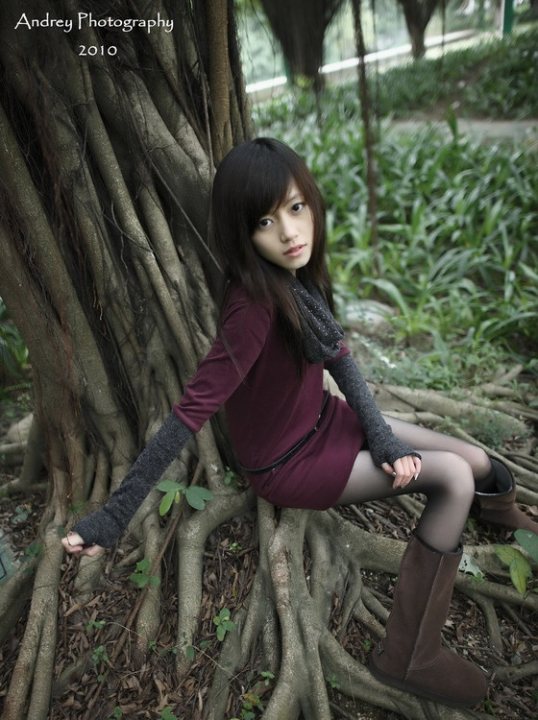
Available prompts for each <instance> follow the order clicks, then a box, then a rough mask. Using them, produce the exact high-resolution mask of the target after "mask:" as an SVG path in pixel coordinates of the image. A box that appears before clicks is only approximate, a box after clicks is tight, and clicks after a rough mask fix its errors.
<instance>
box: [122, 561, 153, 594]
mask: <svg viewBox="0 0 538 720" xmlns="http://www.w3.org/2000/svg"><path fill="white" fill-rule="evenodd" d="M150 570H151V568H150V564H149V560H148V558H143V559H142V560H140V561H139V562H137V563H136V570H135V572H134V573H132V574H131V575H129V580H130V581H131V582H132V583H133V584H134V585H136V587H137V588H139V589H142V588H145V587H147V586H149V587H158V585H159V583H160V580H159V578H158V577H157V576H156V575H150V574H149V573H150Z"/></svg>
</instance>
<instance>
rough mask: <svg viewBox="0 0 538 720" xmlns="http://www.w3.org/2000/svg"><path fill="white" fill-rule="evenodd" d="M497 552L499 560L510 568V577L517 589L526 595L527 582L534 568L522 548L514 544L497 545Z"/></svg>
mask: <svg viewBox="0 0 538 720" xmlns="http://www.w3.org/2000/svg"><path fill="white" fill-rule="evenodd" d="M495 552H496V554H497V557H498V558H499V560H500V561H501V562H502V563H503V564H504V565H506V566H507V567H508V569H509V570H510V579H511V580H512V584H513V585H514V587H515V589H516V590H517V591H518V592H519V593H521V594H522V595H524V594H525V592H526V591H527V582H528V581H529V580H530V578H531V577H532V568H531V566H530V563H529V561H528V560H527V558H526V557H525V556H524V555H523V553H522V552H521V550H518V549H517V548H515V547H512V545H497V546H496V547H495Z"/></svg>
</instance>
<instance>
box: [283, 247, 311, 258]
mask: <svg viewBox="0 0 538 720" xmlns="http://www.w3.org/2000/svg"><path fill="white" fill-rule="evenodd" d="M305 247H306V246H305V245H295V247H292V248H290V249H289V250H286V252H285V253H284V255H287V256H288V257H295V256H296V255H300V254H301V253H302V252H303V250H304V248H305Z"/></svg>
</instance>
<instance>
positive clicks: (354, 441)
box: [174, 287, 364, 510]
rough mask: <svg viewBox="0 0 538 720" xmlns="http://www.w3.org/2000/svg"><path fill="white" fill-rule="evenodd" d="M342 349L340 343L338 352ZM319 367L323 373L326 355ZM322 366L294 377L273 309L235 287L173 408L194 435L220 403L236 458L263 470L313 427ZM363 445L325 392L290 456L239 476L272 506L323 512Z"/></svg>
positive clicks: (352, 418)
mask: <svg viewBox="0 0 538 720" xmlns="http://www.w3.org/2000/svg"><path fill="white" fill-rule="evenodd" d="M348 353H349V350H348V349H347V348H346V347H345V345H342V347H341V350H340V352H339V354H338V355H337V357H341V356H342V355H346V354H348ZM335 359H336V358H335ZM325 367H326V368H327V369H328V370H329V372H330V369H331V360H329V361H327V362H326V363H325ZM323 369H324V364H323V363H317V364H312V363H306V364H305V368H304V371H303V374H302V375H301V376H299V374H298V372H297V367H296V364H295V361H294V360H293V358H292V357H291V355H290V353H289V351H288V350H287V348H286V347H285V344H284V342H283V340H282V338H281V336H280V333H279V332H278V328H277V323H276V321H275V318H274V313H273V311H272V309H271V308H269V307H267V306H265V305H263V304H261V303H255V302H252V300H250V299H249V298H248V296H247V295H246V292H245V291H244V289H243V288H240V287H236V288H233V289H232V290H231V291H230V293H229V296H228V300H227V302H226V306H225V309H224V313H223V317H222V322H221V330H220V332H219V335H218V337H217V339H216V340H215V342H214V343H213V346H212V347H211V350H210V351H209V353H208V354H207V355H206V357H205V358H204V359H203V360H202V362H201V363H200V365H199V367H198V370H197V372H196V374H195V376H194V377H193V378H192V380H191V381H190V382H189V383H188V385H187V387H186V388H185V393H184V395H183V398H182V400H181V402H180V403H178V404H177V405H175V406H174V412H175V414H176V415H177V417H178V418H179V419H180V420H181V421H182V422H183V423H184V424H185V425H186V426H187V427H188V428H190V429H191V430H192V431H193V432H197V431H198V430H199V429H200V428H201V426H202V425H203V424H204V423H205V422H206V421H207V420H208V419H209V418H210V417H211V416H212V415H213V414H214V413H215V412H216V411H217V410H218V409H219V408H220V407H221V405H223V404H224V406H225V411H226V418H227V423H228V430H229V433H230V440H231V442H232V446H233V448H234V451H235V454H236V457H237V459H238V461H239V463H240V464H241V465H242V466H243V467H245V468H260V467H266V466H268V465H271V464H272V463H273V462H274V461H275V460H276V459H278V458H279V457H281V456H282V455H284V454H285V453H286V452H287V451H288V450H289V449H290V448H292V447H293V446H294V445H295V444H296V443H297V442H298V441H300V440H301V438H303V437H304V436H305V435H306V434H307V433H308V432H309V431H310V430H312V428H313V427H314V426H315V425H316V423H317V421H318V418H319V414H320V410H321V407H322V403H323ZM363 442H364V434H363V431H362V428H361V426H360V423H359V420H358V418H357V416H356V414H355V413H354V412H353V410H351V408H350V407H349V406H348V405H347V403H346V402H345V401H343V400H341V399H340V398H337V397H334V396H332V395H331V396H329V399H328V402H327V404H326V405H325V408H324V410H323V414H322V417H321V419H320V421H319V426H318V430H317V432H315V433H314V434H313V435H312V437H311V438H310V439H309V440H308V441H307V442H306V443H305V444H304V445H303V446H302V447H301V449H300V450H299V451H298V452H297V453H296V454H295V455H293V457H292V458H291V459H289V460H288V461H287V462H285V463H283V464H280V465H278V466H277V467H276V468H274V469H272V470H269V471H267V472H264V473H260V474H249V473H246V475H247V477H248V479H249V481H250V483H251V485H252V487H253V488H254V490H255V491H256V493H257V494H258V495H261V496H262V497H263V498H265V499H266V500H268V501H269V502H271V503H273V504H274V505H280V506H283V507H299V508H311V509H316V510H324V509H326V508H328V507H331V506H332V505H334V504H335V502H336V501H337V500H338V498H339V497H340V495H341V494H342V491H343V489H344V487H345V484H346V482H347V479H348V478H349V475H350V472H351V468H352V466H353V463H354V461H355V458H356V456H357V454H358V452H359V450H360V448H361V447H362V445H363Z"/></svg>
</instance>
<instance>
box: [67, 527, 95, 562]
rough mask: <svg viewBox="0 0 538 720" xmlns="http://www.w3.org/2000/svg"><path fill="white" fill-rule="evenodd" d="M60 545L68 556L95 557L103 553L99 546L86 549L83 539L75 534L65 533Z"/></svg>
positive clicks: (89, 546) (90, 546)
mask: <svg viewBox="0 0 538 720" xmlns="http://www.w3.org/2000/svg"><path fill="white" fill-rule="evenodd" d="M62 545H63V547H64V549H65V551H66V552H68V553H69V554H70V555H87V556H88V557H96V556H97V555H100V554H101V553H102V552H104V551H105V549H104V548H102V547H101V546H100V545H88V546H87V547H86V546H85V544H84V540H83V538H82V537H81V536H80V535H79V534H78V533H76V532H69V533H67V535H66V536H65V537H64V538H62Z"/></svg>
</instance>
